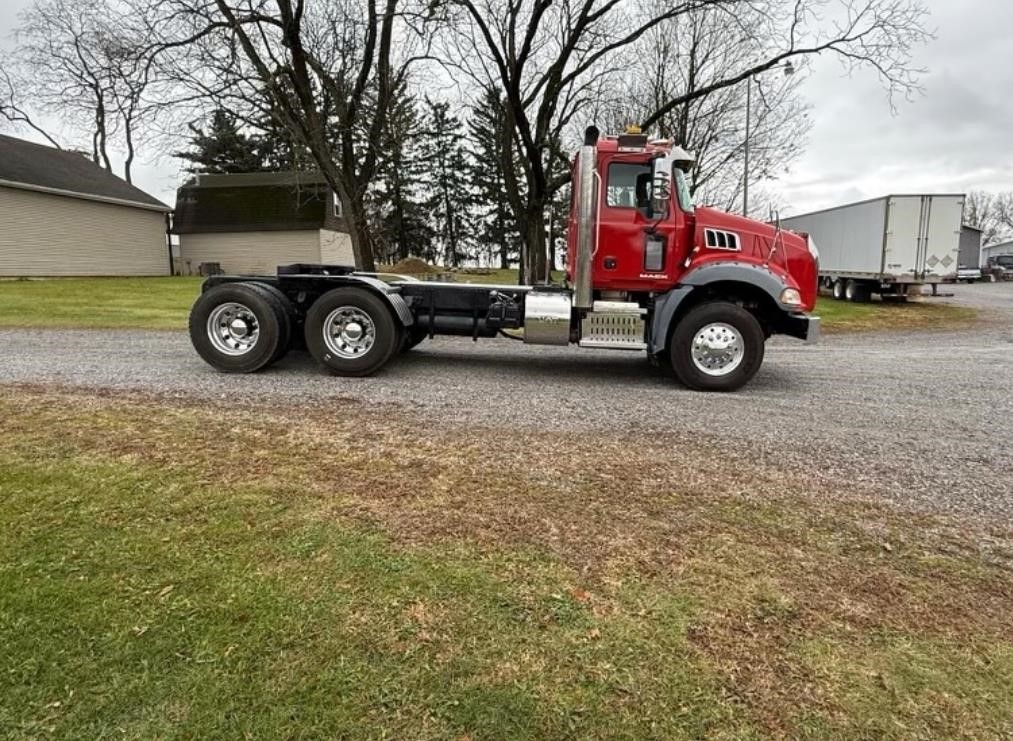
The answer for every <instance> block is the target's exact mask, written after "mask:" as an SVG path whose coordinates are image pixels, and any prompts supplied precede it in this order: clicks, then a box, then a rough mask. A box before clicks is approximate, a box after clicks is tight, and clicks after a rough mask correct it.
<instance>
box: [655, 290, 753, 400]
mask: <svg viewBox="0 0 1013 741" xmlns="http://www.w3.org/2000/svg"><path fill="white" fill-rule="evenodd" d="M669 353H670V357H671V360H672V369H673V370H674V371H675V375H676V377H677V378H678V379H679V380H680V381H681V382H682V383H683V384H684V385H686V386H688V387H689V388H691V389H696V390H698V391H735V390H736V389H739V388H741V387H742V386H744V385H745V384H746V383H748V382H749V380H750V379H751V378H752V377H753V376H754V375H756V371H758V370H759V369H760V365H761V364H762V363H763V353H764V336H763V328H762V327H761V326H760V323H759V322H758V321H757V319H756V317H755V316H753V315H752V314H750V313H749V312H748V311H746V310H745V309H743V308H742V307H741V306H739V305H738V304H733V303H729V302H727V301H714V302H709V303H705V304H700V305H699V306H696V307H694V308H693V309H691V310H690V311H689V313H687V314H686V316H684V317H683V318H682V319H681V320H679V323H678V324H677V325H676V327H675V331H674V332H673V333H672V341H671V344H670V347H669Z"/></svg>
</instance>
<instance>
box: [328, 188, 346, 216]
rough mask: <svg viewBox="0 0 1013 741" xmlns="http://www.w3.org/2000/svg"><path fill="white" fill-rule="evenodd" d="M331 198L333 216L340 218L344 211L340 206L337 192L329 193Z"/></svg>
mask: <svg viewBox="0 0 1013 741" xmlns="http://www.w3.org/2000/svg"><path fill="white" fill-rule="evenodd" d="M331 198H332V199H333V200H334V218H336V219H340V218H341V217H342V216H344V211H343V210H342V208H341V199H340V198H338V194H337V193H331Z"/></svg>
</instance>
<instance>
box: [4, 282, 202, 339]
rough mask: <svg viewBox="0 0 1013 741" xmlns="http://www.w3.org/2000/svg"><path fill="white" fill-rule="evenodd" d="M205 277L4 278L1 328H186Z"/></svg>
mask: <svg viewBox="0 0 1013 741" xmlns="http://www.w3.org/2000/svg"><path fill="white" fill-rule="evenodd" d="M201 281H202V279H201V278H54V279H51V280H2V281H0V326H6V327H84V328H89V329H108V328H126V327H130V328H138V329H185V328H186V324H187V316H188V315H189V313H190V306H191V305H192V304H193V302H194V301H195V300H196V299H197V296H198V295H200V285H201Z"/></svg>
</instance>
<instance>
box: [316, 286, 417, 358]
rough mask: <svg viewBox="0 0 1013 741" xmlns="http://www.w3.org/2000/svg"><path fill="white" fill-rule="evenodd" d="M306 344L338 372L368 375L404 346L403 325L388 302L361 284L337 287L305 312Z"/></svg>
mask: <svg viewBox="0 0 1013 741" xmlns="http://www.w3.org/2000/svg"><path fill="white" fill-rule="evenodd" d="M305 329H306V347H307V349H308V350H309V351H310V354H311V355H312V356H313V357H314V358H315V359H316V361H317V362H318V363H320V364H321V365H322V366H323V367H324V368H326V369H327V370H328V371H329V372H330V373H333V374H334V375H337V376H368V375H370V374H371V373H375V372H376V371H377V370H379V369H380V368H381V367H382V366H383V365H384V364H385V363H386V362H387V361H388V360H390V358H391V356H392V355H393V354H394V353H395V352H396V351H398V350H400V349H401V346H402V342H403V337H402V331H403V329H402V328H401V327H400V326H399V324H398V323H397V322H396V321H395V320H394V316H393V315H392V314H391V311H390V309H389V308H388V307H387V305H386V303H385V302H384V301H383V300H382V299H381V298H380V297H378V296H376V295H375V294H373V293H370V292H369V291H365V290H362V289H361V288H335V289H334V290H333V291H328V292H327V293H325V294H324V295H323V296H321V297H320V298H318V299H317V300H316V301H315V302H314V303H313V305H312V306H311V307H310V310H309V311H308V312H307V313H306V323H305Z"/></svg>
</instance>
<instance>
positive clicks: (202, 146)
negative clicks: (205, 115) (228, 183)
mask: <svg viewBox="0 0 1013 741" xmlns="http://www.w3.org/2000/svg"><path fill="white" fill-rule="evenodd" d="M189 128H190V131H191V132H192V133H193V136H191V138H190V143H191V146H192V149H191V150H190V151H185V152H176V153H175V156H176V157H179V158H180V159H183V160H186V161H187V162H189V163H190V166H189V167H187V170H188V171H189V172H211V173H226V172H258V171H260V170H264V169H266V168H265V162H264V157H263V154H262V143H261V141H260V139H259V138H258V137H256V136H250V135H248V134H244V133H243V132H242V131H241V130H240V127H239V124H238V122H237V120H236V117H235V116H233V115H232V114H231V113H229V112H228V111H226V110H224V109H222V108H219V109H217V110H216V111H215V112H214V114H212V116H211V121H210V124H209V126H208V129H207V131H205V130H204V129H203V128H202V127H200V126H198V125H197V124H194V123H191V124H189Z"/></svg>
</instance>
